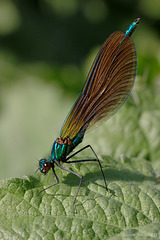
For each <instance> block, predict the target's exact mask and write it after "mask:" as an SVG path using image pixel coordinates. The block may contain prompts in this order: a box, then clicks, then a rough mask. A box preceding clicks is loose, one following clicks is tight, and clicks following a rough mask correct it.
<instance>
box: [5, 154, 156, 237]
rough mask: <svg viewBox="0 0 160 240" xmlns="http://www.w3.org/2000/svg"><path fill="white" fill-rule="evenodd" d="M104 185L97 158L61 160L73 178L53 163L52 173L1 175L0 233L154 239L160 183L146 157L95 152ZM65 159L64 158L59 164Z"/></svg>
mask: <svg viewBox="0 0 160 240" xmlns="http://www.w3.org/2000/svg"><path fill="white" fill-rule="evenodd" d="M101 163H102V166H103V171H104V174H105V176H106V180H107V184H108V187H109V189H111V190H113V191H114V193H115V196H113V195H112V194H110V193H109V192H107V191H106V189H105V187H104V182H103V178H102V175H101V172H100V169H99V167H98V166H97V163H83V164H81V163H77V164H70V165H67V167H68V169H71V170H73V171H75V172H77V173H78V174H80V175H82V176H83V182H82V186H81V188H80V191H79V194H78V197H77V200H76V213H74V210H73V201H74V198H75V195H76V192H77V188H78V184H79V179H78V178H77V177H76V176H74V175H72V174H70V173H68V172H66V171H62V170H61V169H59V168H56V173H57V175H58V177H59V180H60V183H59V184H58V185H56V186H54V187H52V188H49V189H47V190H46V191H44V192H42V193H41V194H39V195H38V193H39V192H40V190H42V189H44V188H46V187H47V186H49V185H51V184H53V183H55V182H56V179H55V177H54V175H53V173H52V172H51V171H50V172H49V173H48V175H46V176H42V174H41V173H37V174H35V175H34V176H28V177H26V178H13V179H8V180H3V181H1V185H0V218H1V222H0V239H47V240H48V239H158V238H159V235H160V201H159V199H160V188H159V187H160V183H159V182H158V181H157V179H156V177H155V176H156V175H155V172H154V170H153V168H152V166H151V164H150V162H148V161H146V160H144V159H139V158H127V157H126V156H121V158H120V159H118V160H114V159H112V158H111V157H107V156H101ZM64 165H65V164H64Z"/></svg>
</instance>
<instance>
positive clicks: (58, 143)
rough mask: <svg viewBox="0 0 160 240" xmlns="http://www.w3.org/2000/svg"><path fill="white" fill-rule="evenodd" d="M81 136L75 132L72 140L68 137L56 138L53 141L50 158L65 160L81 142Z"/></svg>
mask: <svg viewBox="0 0 160 240" xmlns="http://www.w3.org/2000/svg"><path fill="white" fill-rule="evenodd" d="M83 136H84V135H82V134H77V135H76V137H75V138H74V139H73V140H72V141H71V140H70V139H69V138H64V139H63V138H62V137H59V138H57V139H56V140H55V141H54V143H53V147H52V151H51V157H50V159H53V160H54V161H62V162H66V156H68V155H69V154H70V152H72V151H73V149H74V148H75V147H76V146H77V145H78V144H79V143H81V142H82V139H83Z"/></svg>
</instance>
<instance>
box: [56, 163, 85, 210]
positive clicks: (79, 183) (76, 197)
mask: <svg viewBox="0 0 160 240" xmlns="http://www.w3.org/2000/svg"><path fill="white" fill-rule="evenodd" d="M55 164H56V165H57V166H58V167H59V168H61V169H63V170H65V171H67V172H70V173H72V174H74V175H76V176H77V177H79V178H80V182H79V186H78V190H77V193H76V196H75V198H74V201H73V208H74V212H75V210H76V209H75V202H76V199H77V196H78V192H79V189H80V187H81V184H82V176H81V175H79V174H78V173H75V172H73V171H71V170H69V169H66V168H64V167H62V166H61V165H60V164H59V163H57V162H55Z"/></svg>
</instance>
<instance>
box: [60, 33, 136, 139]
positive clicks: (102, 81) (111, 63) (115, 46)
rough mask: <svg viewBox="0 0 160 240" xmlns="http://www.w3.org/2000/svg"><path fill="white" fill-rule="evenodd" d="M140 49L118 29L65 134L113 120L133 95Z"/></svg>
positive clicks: (101, 52) (91, 75) (96, 63)
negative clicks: (138, 50)
mask: <svg viewBox="0 0 160 240" xmlns="http://www.w3.org/2000/svg"><path fill="white" fill-rule="evenodd" d="M136 64H137V61H136V49H135V46H134V43H133V41H132V39H131V38H130V37H129V36H128V35H125V33H123V32H115V33H113V34H112V35H110V37H109V38H108V39H107V40H106V42H105V43H104V44H103V46H102V47H101V49H100V50H99V52H98V54H97V56H96V58H95V60H94V62H93V64H92V67H91V69H90V72H89V74H88V77H87V79H86V81H85V84H84V86H83V89H82V91H81V93H80V94H79V96H78V98H77V100H76V101H75V103H74V105H73V106H72V108H71V110H70V112H69V114H68V116H67V118H66V120H65V122H64V124H63V126H62V129H61V137H63V138H64V137H69V138H70V139H73V138H74V137H75V136H76V134H77V133H80V132H82V133H83V132H84V131H85V130H86V129H87V130H88V129H89V128H90V127H92V126H93V125H94V124H96V123H99V122H102V121H104V120H107V119H109V118H110V117H111V116H112V115H113V114H114V113H116V112H117V111H118V110H119V109H120V107H121V106H122V105H123V104H124V103H125V101H126V100H127V98H128V97H129V95H130V93H131V90H132V88H133V85H134V81H135V76H136Z"/></svg>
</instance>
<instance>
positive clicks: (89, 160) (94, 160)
mask: <svg viewBox="0 0 160 240" xmlns="http://www.w3.org/2000/svg"><path fill="white" fill-rule="evenodd" d="M86 148H90V149H91V150H92V152H93V153H94V155H95V156H96V159H84V160H73V161H68V160H69V159H70V158H72V157H73V156H75V155H77V154H78V153H80V152H81V151H83V150H85V149H86ZM76 162H98V164H99V167H100V169H101V173H102V176H103V180H104V184H105V187H106V190H107V192H108V191H109V189H108V187H107V183H106V179H105V176H104V172H103V170H102V166H101V163H100V161H99V159H98V157H97V154H96V153H95V151H94V150H93V148H92V147H91V145H87V146H85V147H83V148H81V149H80V150H78V151H77V152H75V153H73V154H72V155H70V156H69V157H67V158H66V162H65V163H76Z"/></svg>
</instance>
